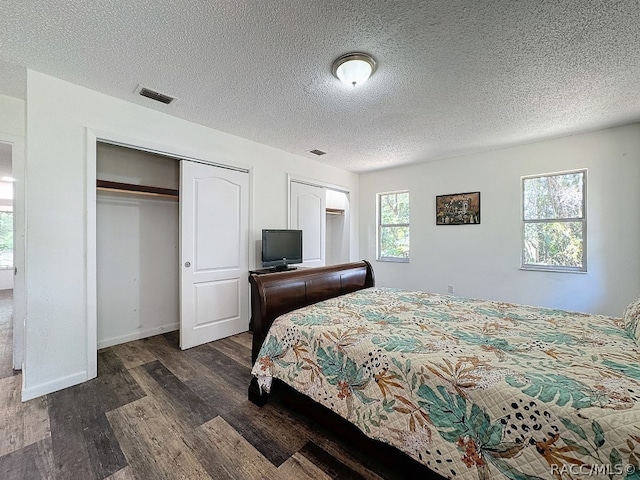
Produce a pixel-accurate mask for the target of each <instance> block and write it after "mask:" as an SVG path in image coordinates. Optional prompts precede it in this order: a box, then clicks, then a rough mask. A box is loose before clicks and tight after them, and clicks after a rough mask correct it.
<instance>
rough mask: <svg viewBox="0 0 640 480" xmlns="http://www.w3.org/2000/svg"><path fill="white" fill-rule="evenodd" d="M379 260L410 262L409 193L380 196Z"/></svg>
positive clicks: (383, 194)
mask: <svg viewBox="0 0 640 480" xmlns="http://www.w3.org/2000/svg"><path fill="white" fill-rule="evenodd" d="M378 259H380V260H398V261H408V260H409V192H393V193H380V194H378Z"/></svg>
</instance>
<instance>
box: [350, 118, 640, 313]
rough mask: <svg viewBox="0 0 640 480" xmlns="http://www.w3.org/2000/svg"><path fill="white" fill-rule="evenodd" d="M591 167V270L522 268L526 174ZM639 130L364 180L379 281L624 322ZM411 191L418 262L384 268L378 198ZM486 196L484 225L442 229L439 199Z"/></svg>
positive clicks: (368, 237) (633, 274)
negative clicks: (451, 288) (473, 193)
mask: <svg viewBox="0 0 640 480" xmlns="http://www.w3.org/2000/svg"><path fill="white" fill-rule="evenodd" d="M578 168H587V169H588V173H587V177H588V179H587V182H588V193H587V195H588V200H587V202H588V204H587V223H588V226H587V229H588V232H587V248H588V252H587V254H588V259H587V262H588V273H586V274H575V273H574V274H569V273H552V272H532V271H523V270H520V269H519V267H520V249H521V218H522V214H521V208H522V207H521V176H524V175H532V174H540V173H548V172H557V171H563V170H570V169H578ZM639 180H640V125H638V124H634V125H629V126H624V127H619V128H613V129H608V130H602V131H598V132H594V133H589V134H583V135H575V136H570V137H565V138H559V139H554V140H549V141H544V142H538V143H533V144H529V145H522V146H518V147H513V148H505V149H502V150H496V151H492V152H485V153H481V154H476V155H469V156H465V157H460V158H455V159H450V160H445V161H437V162H431V163H424V164H420V165H415V166H407V167H402V168H396V169H389V170H384V171H378V172H372V173H367V174H363V175H361V177H360V252H361V254H362V255H363V257H364V258H367V259H369V260H371V261H373V265H374V270H375V273H376V281H377V284H378V285H385V286H394V287H399V288H409V289H418V290H425V291H432V292H437V293H446V292H447V286H448V285H450V284H451V285H455V294H456V295H460V296H466V297H476V298H487V299H495V300H502V301H509V302H516V303H523V304H529V305H539V306H547V307H553V308H562V309H568V310H578V311H584V312H590V313H599V314H607V315H614V316H621V315H622V312H623V309H624V307H625V306H626V305H627V304H628V303H629V302H630V301H632V300H633V299H635V298H637V297H638V295H640V255H639V254H638V248H639V246H640V216H639V215H638V211H637V209H638V205H640V188H638V183H639ZM403 189H408V190H409V192H410V201H411V259H410V262H409V263H407V264H402V263H389V262H377V261H375V258H376V250H375V241H376V193H377V192H385V191H393V190H403ZM470 191H480V192H481V222H482V223H481V224H480V225H456V226H436V225H435V197H436V195H441V194H449V193H458V192H470Z"/></svg>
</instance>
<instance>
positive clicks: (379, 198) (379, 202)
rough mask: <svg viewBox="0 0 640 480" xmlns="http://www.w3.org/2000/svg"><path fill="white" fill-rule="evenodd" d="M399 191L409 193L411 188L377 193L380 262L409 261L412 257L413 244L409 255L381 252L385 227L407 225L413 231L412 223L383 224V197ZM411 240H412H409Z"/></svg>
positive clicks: (377, 241) (377, 240) (377, 258)
mask: <svg viewBox="0 0 640 480" xmlns="http://www.w3.org/2000/svg"><path fill="white" fill-rule="evenodd" d="M399 193H406V194H409V190H396V191H393V192H381V193H377V194H376V223H377V224H378V228H377V235H376V260H378V261H379V262H399V263H409V258H410V257H411V246H409V256H407V257H383V256H382V255H381V252H380V248H381V245H382V229H383V228H385V227H407V228H408V229H409V231H411V223H410V222H409V223H389V224H384V225H383V224H382V198H383V197H385V196H387V195H397V194H399ZM409 209H411V195H410V194H409ZM409 239H411V235H409ZM409 241H411V240H409Z"/></svg>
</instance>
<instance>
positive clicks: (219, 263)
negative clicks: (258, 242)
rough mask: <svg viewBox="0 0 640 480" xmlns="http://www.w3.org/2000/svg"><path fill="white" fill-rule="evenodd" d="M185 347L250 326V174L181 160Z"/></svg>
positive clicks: (182, 328) (182, 332)
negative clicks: (248, 285) (248, 279)
mask: <svg viewBox="0 0 640 480" xmlns="http://www.w3.org/2000/svg"><path fill="white" fill-rule="evenodd" d="M180 178H181V186H180V227H181V231H180V254H181V257H180V263H181V265H180V298H181V305H180V309H181V312H180V313H181V316H180V348H182V349H185V348H191V347H194V346H196V345H200V344H203V343H206V342H211V341H213V340H217V339H219V338H223V337H227V336H229V335H235V334H236V333H240V332H244V331H246V330H247V329H248V326H249V312H248V304H249V302H248V292H249V289H248V288H247V274H248V263H249V243H248V242H249V240H248V231H249V174H248V173H247V172H244V171H237V170H231V169H226V168H220V167H214V166H211V165H205V164H201V163H195V162H190V161H186V160H183V161H181V162H180Z"/></svg>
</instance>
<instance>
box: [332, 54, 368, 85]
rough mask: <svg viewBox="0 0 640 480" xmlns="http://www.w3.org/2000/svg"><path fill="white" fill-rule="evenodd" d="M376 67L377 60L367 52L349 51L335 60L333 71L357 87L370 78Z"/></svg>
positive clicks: (344, 81) (345, 82) (342, 80)
mask: <svg viewBox="0 0 640 480" xmlns="http://www.w3.org/2000/svg"><path fill="white" fill-rule="evenodd" d="M375 69H376V61H375V60H374V59H373V58H372V57H371V55H367V54H366V53H347V54H345V55H342V56H341V57H339V58H337V59H336V60H335V62H333V67H332V69H331V70H332V72H333V74H334V75H335V76H336V77H337V78H338V79H340V81H341V82H342V83H344V84H346V85H350V86H353V87H357V86H359V85H362V84H363V83H364V82H366V81H367V80H368V78H369V77H370V76H371V75H372V74H373V72H374V71H375Z"/></svg>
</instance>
